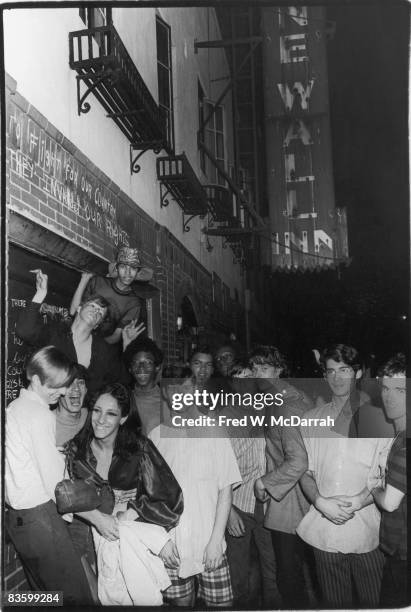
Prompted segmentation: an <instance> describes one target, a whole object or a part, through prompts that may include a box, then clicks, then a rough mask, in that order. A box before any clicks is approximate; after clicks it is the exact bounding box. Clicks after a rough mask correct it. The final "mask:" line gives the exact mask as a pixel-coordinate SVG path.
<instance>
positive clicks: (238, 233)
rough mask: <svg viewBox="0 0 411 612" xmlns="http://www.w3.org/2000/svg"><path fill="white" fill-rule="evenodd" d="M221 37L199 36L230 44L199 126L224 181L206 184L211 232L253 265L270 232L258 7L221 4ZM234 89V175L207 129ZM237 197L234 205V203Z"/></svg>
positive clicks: (202, 45) (214, 44)
mask: <svg viewBox="0 0 411 612" xmlns="http://www.w3.org/2000/svg"><path fill="white" fill-rule="evenodd" d="M216 12H217V16H218V20H219V23H220V29H221V33H222V40H214V41H205V42H201V41H196V42H195V50H196V52H201V49H207V48H208V49H216V48H225V50H226V54H227V59H228V63H229V66H230V71H231V75H230V78H229V80H228V83H227V85H226V87H225V88H224V89H223V91H222V93H221V94H220V97H219V98H218V100H217V101H216V102H215V103H214V111H212V112H211V113H210V114H209V115H208V116H206V117H205V118H204V121H203V123H202V124H201V125H200V129H199V131H198V146H199V149H200V150H201V151H202V152H203V154H204V155H206V156H207V158H208V159H209V160H210V161H211V163H212V164H213V165H214V167H215V168H216V170H217V173H218V176H219V179H220V181H219V182H221V183H223V185H209V186H206V191H207V194H208V199H209V204H210V214H209V216H208V227H207V229H205V230H204V231H205V233H206V234H207V236H221V237H223V239H224V244H225V246H227V245H229V246H230V248H231V249H232V250H233V252H234V255H235V259H236V260H237V261H240V262H242V263H245V262H247V265H248V266H250V265H251V261H252V253H253V252H255V251H259V248H258V246H259V245H258V240H259V238H258V234H259V233H261V232H264V231H266V226H265V223H264V220H263V218H262V214H263V215H264V214H266V210H265V209H264V203H265V196H264V193H263V192H264V189H265V187H264V186H265V181H264V172H265V164H264V160H263V155H264V145H263V143H261V142H260V141H259V137H258V134H259V131H260V132H261V130H259V125H258V104H259V102H261V101H262V97H263V96H262V95H261V96H259V100H257V95H258V87H259V82H260V75H259V74H257V68H256V66H257V64H258V62H257V59H256V58H257V55H258V53H260V52H261V51H260V47H261V42H262V37H261V35H260V32H259V21H258V11H257V12H255V11H253V10H252V9H248V8H236V9H233V8H223V9H216ZM229 91H232V98H233V116H234V127H235V171H234V175H230V174H229V173H228V172H226V170H225V169H224V168H223V167H222V166H221V164H219V162H218V161H217V160H216V158H215V156H214V155H213V153H212V152H211V151H210V150H209V149H208V148H207V146H206V144H205V139H204V131H205V128H206V126H207V124H208V123H209V122H210V121H211V120H212V115H213V112H215V109H216V108H218V106H219V105H220V104H221V102H222V101H223V99H224V98H225V97H226V96H227V94H228V93H229ZM233 201H234V206H233Z"/></svg>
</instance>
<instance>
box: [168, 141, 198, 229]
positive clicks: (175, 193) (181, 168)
mask: <svg viewBox="0 0 411 612" xmlns="http://www.w3.org/2000/svg"><path fill="white" fill-rule="evenodd" d="M157 178H158V180H159V181H160V192H161V202H160V205H161V207H164V206H168V204H169V201H168V199H167V197H168V196H169V195H170V196H171V197H172V198H173V199H174V200H175V201H176V202H177V204H178V205H179V206H180V207H181V209H182V211H183V230H184V231H185V232H189V231H190V227H189V225H188V224H189V222H190V221H191V220H192V219H193V218H194V217H196V216H200V217H204V216H205V215H206V214H207V212H208V200H207V194H206V192H205V190H204V188H203V186H202V185H201V183H200V181H199V180H198V178H197V176H196V173H195V172H194V170H193V168H192V166H191V164H190V162H189V161H188V159H187V157H186V155H185V153H182V154H181V155H170V156H167V157H158V158H157ZM186 217H188V218H186Z"/></svg>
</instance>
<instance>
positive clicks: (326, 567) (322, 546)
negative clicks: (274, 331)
mask: <svg viewBox="0 0 411 612" xmlns="http://www.w3.org/2000/svg"><path fill="white" fill-rule="evenodd" d="M321 364H322V366H323V369H324V374H325V377H326V379H327V382H328V384H329V386H330V389H331V391H332V394H333V395H332V401H331V402H330V403H329V404H325V405H322V406H319V407H317V408H314V409H313V410H310V411H308V412H306V413H305V415H304V417H305V418H307V419H310V418H314V419H320V420H323V421H324V424H325V423H326V422H327V417H331V418H332V419H334V425H333V426H331V427H329V426H324V427H322V426H319V425H318V427H302V428H301V430H302V434H303V438H304V442H305V445H306V449H307V455H308V470H307V472H306V473H305V474H304V475H303V476H302V477H301V480H300V484H301V487H302V489H303V491H304V493H305V494H306V496H307V498H308V499H309V501H310V502H311V504H312V505H311V507H310V510H309V511H308V513H307V514H306V515H305V516H304V518H303V519H302V521H301V523H300V524H299V526H298V528H297V533H298V535H299V536H300V537H301V538H302V539H303V540H305V542H307V543H308V544H309V545H310V546H312V547H313V551H314V556H315V562H316V569H317V575H318V580H319V583H320V586H321V590H322V597H323V600H322V605H323V606H325V607H328V608H352V607H353V606H354V603H357V604H359V605H360V606H363V607H369V608H373V607H376V606H377V605H378V601H379V593H380V587H381V576H382V569H383V563H384V557H383V555H382V553H381V551H380V550H379V549H378V543H379V526H380V513H379V511H378V510H377V508H376V506H375V504H374V501H373V498H372V496H371V494H370V492H369V489H368V484H369V482H371V481H373V479H374V477H375V475H376V472H377V471H378V470H379V466H380V465H383V464H384V461H385V460H386V455H387V452H388V449H389V445H390V443H391V439H390V438H383V437H380V438H378V437H373V438H371V437H362V438H360V437H358V438H356V437H350V436H351V435H352V423H353V421H354V420H355V419H356V413H360V414H358V415H357V416H358V417H359V418H358V419H357V422H359V423H361V410H362V409H363V407H359V408H358V406H357V407H353V406H352V404H351V402H350V398H351V396H352V394H353V391H354V390H355V381H356V380H358V379H359V378H360V377H361V362H360V360H359V356H358V352H357V350H356V349H354V348H353V347H350V346H346V345H344V344H337V345H333V346H331V347H329V348H328V349H326V350H325V351H324V353H323V355H322V357H321ZM371 408H372V407H371ZM374 414H375V416H374V423H370V426H371V427H373V426H374V424H375V419H377V418H378V417H377V413H374ZM318 423H320V421H317V424H318ZM363 427H364V431H365V430H366V429H367V423H366V422H365V423H364V424H363ZM384 427H385V426H384ZM384 427H382V428H381V431H384ZM363 435H365V433H364V434H363ZM354 590H355V592H356V595H357V601H355V599H354Z"/></svg>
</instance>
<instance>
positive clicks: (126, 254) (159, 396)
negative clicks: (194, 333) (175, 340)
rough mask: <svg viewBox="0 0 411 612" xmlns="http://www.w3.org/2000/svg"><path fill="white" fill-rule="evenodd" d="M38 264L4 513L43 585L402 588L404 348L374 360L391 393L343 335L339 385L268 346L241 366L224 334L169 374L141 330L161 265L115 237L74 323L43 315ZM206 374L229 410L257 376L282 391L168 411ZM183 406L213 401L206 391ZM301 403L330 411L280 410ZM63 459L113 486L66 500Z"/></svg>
mask: <svg viewBox="0 0 411 612" xmlns="http://www.w3.org/2000/svg"><path fill="white" fill-rule="evenodd" d="M33 272H34V273H35V275H36V292H35V295H34V297H33V300H32V303H31V304H30V305H29V307H28V308H26V309H24V310H23V311H22V312H21V316H20V319H19V321H18V323H17V333H18V334H19V335H20V336H21V337H22V338H23V339H24V340H26V341H27V342H30V343H31V344H32V345H33V346H35V347H37V350H35V352H34V353H33V354H32V356H31V357H30V359H29V361H28V363H27V368H26V376H27V379H28V386H27V388H26V389H22V390H21V392H20V396H19V398H18V399H16V400H15V401H13V402H12V403H11V404H10V405H9V407H8V408H7V411H6V451H5V493H6V502H7V512H6V528H7V532H8V535H9V537H10V539H11V541H12V542H13V544H14V546H15V548H16V550H17V552H18V553H19V556H20V558H21V561H22V563H23V566H24V568H25V571H26V575H27V579H28V582H29V584H30V587H31V588H32V589H33V590H49V591H63V593H64V604H65V605H87V604H90V605H91V604H93V603H94V604H96V603H100V604H102V605H161V604H169V605H172V606H185V607H193V606H195V605H197V604H199V605H200V604H204V605H206V606H208V607H234V608H236V609H237V608H243V609H244V608H245V609H250V608H254V609H259V608H266V609H275V608H279V607H283V608H294V609H296V608H297V609H298V608H308V607H316V606H320V607H327V608H330V607H331V608H350V607H355V606H363V607H376V606H378V605H381V606H392V605H395V606H400V605H405V603H406V602H407V592H406V591H407V573H406V572H407V569H406V554H407V551H406V479H405V452H406V434H405V426H406V416H405V415H406V364H405V358H404V356H403V355H402V354H397V355H395V356H394V357H393V358H392V359H390V360H389V361H388V362H387V363H386V364H385V365H384V366H383V367H382V369H381V371H380V375H379V381H380V383H381V396H382V405H381V406H373V405H371V403H370V402H369V401H367V397H366V396H365V394H364V393H360V392H359V389H358V383H359V381H360V379H361V375H362V366H361V361H360V358H359V355H358V352H357V351H356V349H355V348H353V347H350V346H346V345H343V344H336V345H332V346H330V347H328V348H327V349H325V350H324V351H323V352H322V354H321V357H320V365H321V368H322V371H323V374H324V380H325V381H326V383H327V387H328V389H329V392H330V397H329V398H328V397H323V396H320V395H319V394H317V397H313V396H311V394H310V392H309V391H307V389H306V390H304V389H303V387H304V385H303V384H302V385H301V388H300V385H299V383H298V381H292V382H290V380H288V379H287V378H286V375H287V364H286V360H285V358H284V356H283V355H282V354H281V353H280V352H279V350H278V349H277V348H275V347H273V346H259V347H256V348H255V349H254V350H253V351H252V353H251V354H250V355H249V358H248V362H247V364H243V366H245V365H246V366H247V367H243V366H240V365H239V364H238V363H237V362H236V356H235V351H234V350H233V348H232V347H231V346H230V345H226V346H220V347H216V349H215V350H213V351H211V349H210V348H209V347H206V346H199V347H197V348H196V349H195V351H194V353H193V355H192V356H191V359H190V363H189V369H190V371H189V374H188V376H187V377H186V378H185V379H184V380H179V381H172V384H170V385H169V386H168V387H167V384H165V383H164V382H163V384H160V382H161V374H162V365H163V353H162V351H161V350H160V348H159V347H158V346H157V345H156V343H155V342H153V341H152V340H151V339H150V338H147V337H145V336H144V333H142V332H143V328H144V326H143V324H142V323H141V322H140V321H141V320H140V318H139V314H140V312H141V308H142V301H141V298H140V297H139V295H141V294H140V292H139V283H143V282H146V281H147V280H148V279H149V277H151V276H150V275H151V272H150V270H147V269H144V268H142V267H141V264H140V260H139V257H138V252H137V250H136V249H129V248H123V249H121V250H120V252H119V254H118V257H117V261H116V262H115V264H114V265H112V266H111V267H110V272H109V276H108V277H105V278H103V277H90V276H89V275H86V274H84V275H83V276H82V279H81V281H80V284H79V287H78V288H77V290H76V292H75V295H74V298H73V303H72V314H73V319H72V322H70V323H68V322H64V323H58V324H56V325H50V324H49V325H44V324H43V321H42V319H41V303H42V302H43V301H44V299H45V297H46V295H47V284H48V279H47V277H46V275H45V274H43V273H42V271H41V270H35V271H33ZM207 389H208V390H221V391H226V392H232V397H233V401H232V402H231V403H229V404H228V405H227V404H226V403H225V404H224V405H219V406H217V409H216V410H214V412H213V414H215V413H218V414H224V415H226V416H227V418H229V417H231V418H236V419H241V417H243V416H245V417H247V416H248V415H249V414H250V413H252V412H253V408H252V407H247V406H244V405H241V401H238V399H235V398H238V397H239V396H240V397H241V393H243V392H244V391H245V390H247V391H249V392H251V393H254V392H255V393H257V392H258V393H259V395H260V396H261V394H262V392H263V393H266V394H267V393H270V392H272V393H277V394H280V396H281V398H282V401H281V402H279V405H275V404H274V405H273V404H272V402H271V403H270V405H268V403H267V405H266V406H264V410H263V414H264V415H265V416H266V418H267V420H266V421H265V426H263V427H260V428H256V427H255V425H254V424H253V422H252V420H251V419H245V421H244V420H242V421H241V423H245V425H243V426H242V427H241V428H240V427H239V428H235V427H233V428H230V429H227V430H225V429H224V428H217V429H216V428H215V427H212V426H204V427H201V432H199V431H198V430H197V431H194V432H193V429H192V428H191V429H190V428H187V427H178V428H176V427H174V426H173V421H172V416H173V410H172V404H171V402H170V393H171V392H172V390H174V391H175V390H178V391H179V392H180V393H190V392H191V393H193V392H194V391H195V390H200V391H202V390H207ZM238 394H239V395H238ZM323 395H324V396H325V395H326V394H323ZM179 412H180V414H184V416H185V417H187V420H188V419H189V418H192V419H194V420H195V419H196V418H197V417H198V416H202V415H203V416H204V415H207V414H210V411H209V406H207V405H204V404H203V403H202V402H201V401H199V402H197V403H194V404H191V405H187V406H185V407H184V409H183V410H182V411H181V410H180V411H179ZM260 414H261V412H260ZM294 415H296V416H302V415H304V417H306V418H307V419H310V418H312V419H317V422H320V421H322V420H324V421H325V420H326V419H327V417H331V419H332V422H333V425H331V426H328V427H323V426H321V427H304V426H301V427H299V426H298V425H291V426H289V425H288V426H287V425H283V426H280V425H271V423H272V422H273V421H272V420H271V417H273V418H274V419H275V422H278V421H279V417H284V419H287V418H289V417H291V416H294ZM308 422H311V421H308ZM313 422H314V421H313ZM68 468H69V472H70V474H71V477H72V478H73V479H85V478H86V477H87V478H90V474H91V476H92V478H94V480H95V482H99V483H104V484H107V485H108V490H109V492H110V495H109V496H107V497H104V499H103V497H101V499H100V502H99V504H98V505H96V507H95V508H94V509H91V510H87V511H79V512H74V513H71V514H70V515H61V514H59V512H58V510H57V506H56V498H55V488H56V485H57V484H58V483H59V482H60V481H61V480H63V479H64V478H65V477H67V476H66V472H67V469H68ZM313 569H314V570H315V571H312V570H313Z"/></svg>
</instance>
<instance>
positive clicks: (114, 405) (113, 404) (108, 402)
mask: <svg viewBox="0 0 411 612" xmlns="http://www.w3.org/2000/svg"><path fill="white" fill-rule="evenodd" d="M126 419H127V417H123V416H121V408H120V406H119V405H118V402H117V400H116V399H115V398H114V397H113V396H112V395H110V394H109V393H103V395H100V397H98V398H97V401H96V403H95V404H94V406H93V408H92V409H91V424H92V426H93V431H94V436H95V437H96V438H97V439H98V440H107V439H109V438H110V437H112V438H113V440H115V438H116V436H117V432H118V429H119V427H120V425H122V424H123V423H124V422H125V420H126Z"/></svg>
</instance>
